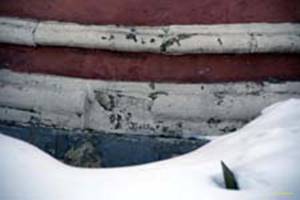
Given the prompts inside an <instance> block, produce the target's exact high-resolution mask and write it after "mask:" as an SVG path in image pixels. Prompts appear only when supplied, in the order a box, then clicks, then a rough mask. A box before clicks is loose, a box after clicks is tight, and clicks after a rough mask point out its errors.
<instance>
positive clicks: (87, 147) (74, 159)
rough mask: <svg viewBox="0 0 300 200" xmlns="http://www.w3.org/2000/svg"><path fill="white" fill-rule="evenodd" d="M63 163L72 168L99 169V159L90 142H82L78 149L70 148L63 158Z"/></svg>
mask: <svg viewBox="0 0 300 200" xmlns="http://www.w3.org/2000/svg"><path fill="white" fill-rule="evenodd" d="M64 161H65V162H66V163H68V164H70V165H73V166H81V167H100V166H101V157H100V155H99V153H97V151H96V148H95V147H94V146H93V144H92V143H90V142H88V141H87V142H84V143H82V144H81V145H80V146H78V147H72V148H70V149H69V150H68V151H67V152H66V153H65V156H64Z"/></svg>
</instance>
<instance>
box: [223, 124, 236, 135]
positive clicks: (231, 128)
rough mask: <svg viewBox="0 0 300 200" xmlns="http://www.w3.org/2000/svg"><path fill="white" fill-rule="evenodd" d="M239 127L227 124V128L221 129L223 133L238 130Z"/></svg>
mask: <svg viewBox="0 0 300 200" xmlns="http://www.w3.org/2000/svg"><path fill="white" fill-rule="evenodd" d="M236 130H237V129H236V128H235V127H228V126H226V127H225V128H222V129H220V131H222V132H223V133H230V132H233V131H236Z"/></svg>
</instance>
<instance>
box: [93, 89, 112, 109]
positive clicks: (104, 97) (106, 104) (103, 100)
mask: <svg viewBox="0 0 300 200" xmlns="http://www.w3.org/2000/svg"><path fill="white" fill-rule="evenodd" d="M95 98H96V100H97V102H98V103H99V105H100V106H101V107H103V108H104V109H105V110H107V111H112V110H113V109H114V107H115V102H114V96H113V95H111V94H108V93H106V92H101V91H95Z"/></svg>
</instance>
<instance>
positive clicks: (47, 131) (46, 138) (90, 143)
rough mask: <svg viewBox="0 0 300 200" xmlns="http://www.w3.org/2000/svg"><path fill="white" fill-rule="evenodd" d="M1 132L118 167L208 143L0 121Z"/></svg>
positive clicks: (87, 163) (60, 155)
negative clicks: (25, 125) (24, 125)
mask: <svg viewBox="0 0 300 200" xmlns="http://www.w3.org/2000/svg"><path fill="white" fill-rule="evenodd" d="M0 132H1V133H3V134H6V135H9V136H13V137H15V138H19V139H22V140H24V141H27V142H29V143H31V144H33V145H35V146H37V147H39V148H40V149H42V150H44V151H45V152H47V153H49V154H50V155H52V156H54V157H55V158H57V159H59V160H61V161H63V162H65V163H67V164H70V165H73V166H80V167H117V166H128V165H136V164H144V163H148V162H153V161H158V160H163V159H167V158H172V157H174V156H178V155H181V154H184V153H187V152H189V151H192V150H194V149H196V148H199V147H201V146H202V145H204V144H206V143H207V142H208V140H204V139H186V138H168V137H160V136H156V137H153V136H152V137H150V136H142V135H132V134H130V133H129V134H126V135H118V134H114V133H104V132H90V131H89V132H86V131H85V132H82V131H78V130H77V131H66V130H59V129H53V128H42V127H36V126H27V127H22V126H15V125H12V124H3V123H0Z"/></svg>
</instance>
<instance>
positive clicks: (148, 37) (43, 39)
mask: <svg viewBox="0 0 300 200" xmlns="http://www.w3.org/2000/svg"><path fill="white" fill-rule="evenodd" d="M0 20H1V21H0V22H1V23H0V42H4V43H12V44H28V45H31V46H32V45H33V46H35V45H46V46H67V47H80V48H90V49H105V50H113V51H125V52H151V53H162V54H170V55H182V54H209V53H217V54H219V53H220V54H222V53H237V54H241V53H299V52H300V36H299V34H300V24H298V23H278V24H275V23H273V24H271V23H248V24H219V25H171V26H127V27H126V26H118V25H83V24H75V23H65V22H55V21H36V24H34V22H33V21H32V20H27V19H19V18H1V17H0ZM22 20H23V21H22ZM20 24H21V25H20ZM27 26H28V27H27ZM18 30H20V31H19V32H18ZM8 32H12V33H13V34H7V33H8ZM30 33H31V36H30ZM16 35H18V37H16ZM22 37H24V39H23V40H20V38H21V39H22ZM28 37H30V38H29V39H28ZM30 39H31V40H32V39H33V42H34V44H31V42H29V41H28V40H30ZM24 41H28V42H24Z"/></svg>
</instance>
